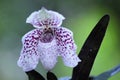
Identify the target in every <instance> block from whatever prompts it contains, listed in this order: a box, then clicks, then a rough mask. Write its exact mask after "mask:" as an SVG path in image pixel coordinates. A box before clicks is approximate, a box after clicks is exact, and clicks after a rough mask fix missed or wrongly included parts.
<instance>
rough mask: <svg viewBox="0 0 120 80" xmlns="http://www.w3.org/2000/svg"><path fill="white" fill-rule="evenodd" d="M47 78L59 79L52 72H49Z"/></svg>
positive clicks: (49, 79) (50, 79) (48, 79)
mask: <svg viewBox="0 0 120 80" xmlns="http://www.w3.org/2000/svg"><path fill="white" fill-rule="evenodd" d="M47 80H57V77H56V76H55V74H53V73H52V72H48V73H47Z"/></svg>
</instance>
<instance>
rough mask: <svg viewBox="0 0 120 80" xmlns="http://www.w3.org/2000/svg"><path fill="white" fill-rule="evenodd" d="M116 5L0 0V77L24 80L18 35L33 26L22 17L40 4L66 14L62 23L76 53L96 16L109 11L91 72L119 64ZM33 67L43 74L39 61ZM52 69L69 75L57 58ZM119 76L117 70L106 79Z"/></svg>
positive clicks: (97, 0)
mask: <svg viewBox="0 0 120 80" xmlns="http://www.w3.org/2000/svg"><path fill="white" fill-rule="evenodd" d="M119 5H120V1H119V0H0V80H27V76H26V74H25V73H24V72H23V71H22V69H21V68H19V67H18V66H17V60H18V58H19V54H20V50H21V47H22V45H21V37H22V36H23V35H24V34H25V33H27V32H28V31H30V30H31V29H33V27H32V26H31V25H30V24H26V23H25V21H26V18H27V17H28V16H29V15H30V14H31V13H32V12H33V11H36V10H39V9H41V7H42V6H44V7H45V8H47V9H51V10H54V11H58V12H59V13H61V14H63V15H64V16H65V17H66V19H65V21H64V22H63V26H65V27H67V28H69V29H71V30H72V31H73V33H74V38H75V42H76V44H77V46H78V50H77V53H78V52H79V50H80V48H81V47H82V45H83V43H84V42H85V40H86V38H87V36H88V35H89V33H90V32H91V30H92V29H93V27H94V26H95V24H96V23H97V22H98V21H99V19H100V18H101V17H102V16H103V15H105V14H109V15H110V17H111V20H110V23H109V27H108V29H107V33H106V35H105V38H104V40H103V43H102V45H101V48H100V50H99V54H98V55H97V57H96V60H95V63H94V66H93V69H92V72H91V75H94V76H95V75H98V74H100V73H102V72H104V71H106V70H109V69H111V68H113V67H115V66H116V65H118V64H120V46H119V45H120V42H119V41H120V36H119V35H120V31H119V30H120V22H119V21H120V7H119ZM36 70H37V71H39V72H40V73H41V74H42V75H43V76H46V71H45V70H44V69H43V68H42V67H41V64H39V65H38V67H37V69H36ZM52 71H53V72H54V73H55V74H56V75H57V76H58V77H62V76H70V75H71V72H72V68H69V67H65V66H64V65H63V62H62V61H61V58H59V60H58V63H57V65H56V67H55V68H54V69H53V70H52ZM119 79H120V73H119V74H117V75H115V76H113V77H111V78H110V79H109V80H119Z"/></svg>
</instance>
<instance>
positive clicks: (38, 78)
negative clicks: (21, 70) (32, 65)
mask: <svg viewBox="0 0 120 80" xmlns="http://www.w3.org/2000/svg"><path fill="white" fill-rule="evenodd" d="M26 74H27V75H28V78H29V80H45V79H44V77H43V76H42V75H41V74H40V73H38V72H37V71H35V70H32V71H28V72H26Z"/></svg>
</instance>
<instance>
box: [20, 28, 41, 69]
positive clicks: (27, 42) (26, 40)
mask: <svg viewBox="0 0 120 80" xmlns="http://www.w3.org/2000/svg"><path fill="white" fill-rule="evenodd" d="M40 34H41V31H40V30H38V29H34V30H32V31H30V32H28V33H27V34H25V35H24V36H23V38H22V43H23V47H22V50H21V54H20V58H19V60H18V66H19V67H22V68H23V70H24V71H30V70H33V69H35V68H36V66H37V64H38V61H39V54H38V49H37V46H38V39H39V35H40Z"/></svg>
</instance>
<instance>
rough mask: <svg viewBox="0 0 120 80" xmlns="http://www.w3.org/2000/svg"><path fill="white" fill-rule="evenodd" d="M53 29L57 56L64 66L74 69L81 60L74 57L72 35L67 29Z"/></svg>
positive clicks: (74, 45)
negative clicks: (61, 59) (59, 56)
mask: <svg viewBox="0 0 120 80" xmlns="http://www.w3.org/2000/svg"><path fill="white" fill-rule="evenodd" d="M54 29H55V35H56V41H57V47H58V51H59V55H61V56H62V58H63V61H64V64H65V65H66V66H69V67H75V66H76V65H77V64H78V62H80V61H81V60H80V59H79V58H78V56H77V55H76V49H77V47H76V44H75V43H74V40H73V33H72V32H71V31H70V30H69V29H67V28H63V27H57V28H54Z"/></svg>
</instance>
